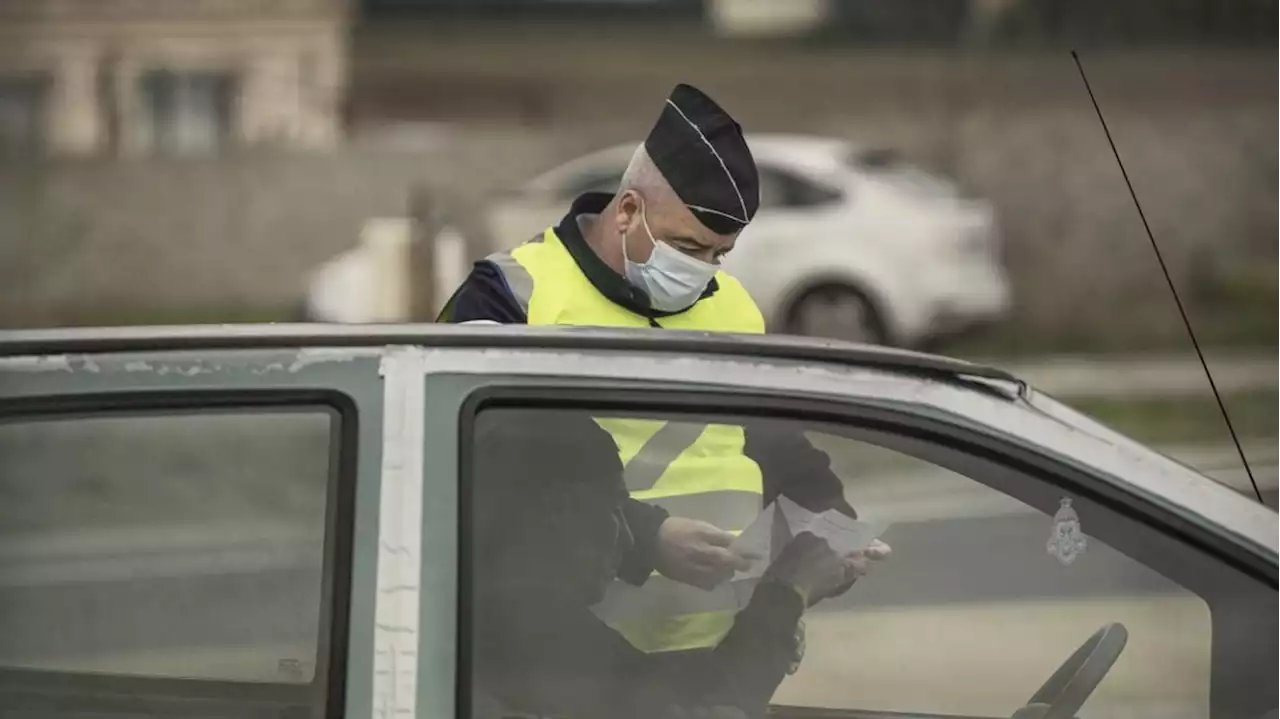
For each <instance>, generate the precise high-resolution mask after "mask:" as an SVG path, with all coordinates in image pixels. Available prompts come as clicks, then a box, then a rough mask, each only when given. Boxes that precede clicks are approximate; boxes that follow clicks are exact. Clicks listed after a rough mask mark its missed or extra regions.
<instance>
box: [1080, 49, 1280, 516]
mask: <svg viewBox="0 0 1280 719" xmlns="http://www.w3.org/2000/svg"><path fill="white" fill-rule="evenodd" d="M1071 59H1072V60H1074V61H1075V63H1076V69H1077V70H1079V71H1080V80H1081V81H1082V82H1084V89H1085V91H1086V92H1088V93H1089V100H1090V102H1092V103H1093V111H1094V112H1096V113H1097V114H1098V122H1099V123H1100V124H1101V125H1102V132H1103V133H1104V134H1106V136H1107V144H1109V145H1111V154H1112V155H1114V156H1115V158H1116V164H1117V165H1119V167H1120V174H1121V175H1122V176H1123V177H1124V184H1125V185H1126V186H1127V187H1128V188H1129V197H1131V198H1133V206H1134V208H1135V209H1137V211H1138V217H1139V218H1140V219H1141V220H1142V228H1143V229H1144V230H1146V231H1147V239H1148V240H1151V249H1152V251H1154V252H1155V253H1156V261H1157V262H1159V263H1160V272H1161V273H1163V274H1164V279H1165V282H1167V283H1168V284H1169V293H1170V294H1172V295H1173V302H1174V304H1175V305H1177V306H1178V314H1179V315H1181V317H1182V324H1183V326H1184V327H1186V328H1187V334H1188V335H1189V336H1190V337H1191V346H1192V347H1194V348H1195V350H1196V357H1198V358H1199V359H1200V366H1201V367H1202V368H1204V376H1205V378H1206V379H1208V380H1209V389H1210V390H1212V391H1213V398H1214V399H1215V400H1217V402H1218V409H1219V410H1220V411H1221V412H1222V421H1224V422H1226V423H1227V432H1229V433H1230V434H1231V441H1232V442H1234V443H1235V445H1236V452H1237V453H1239V455H1240V462H1241V464H1243V465H1244V471H1245V474H1247V475H1249V484H1251V485H1253V493H1254V495H1256V496H1257V497H1258V502H1259V503H1260V504H1262V506H1264V507H1265V506H1266V505H1267V502H1266V500H1264V499H1263V498H1262V490H1260V489H1258V480H1257V479H1255V478H1254V476H1253V469H1252V468H1251V467H1250V466H1249V460H1248V459H1247V458H1246V457H1245V455H1244V447H1243V446H1242V445H1241V444H1240V437H1239V436H1238V435H1237V434H1236V429H1235V427H1234V426H1232V424H1231V416H1230V414H1228V413H1227V405H1226V403H1225V402H1223V401H1222V394H1221V393H1219V392H1218V385H1217V383H1215V382H1214V381H1213V373H1212V372H1210V371H1209V363H1208V362H1206V361H1205V358H1204V352H1203V351H1202V350H1201V349H1200V342H1199V341H1198V340H1196V333H1195V330H1193V329H1191V319H1190V318H1189V317H1188V316H1187V310H1186V308H1184V307H1183V306H1182V299H1181V298H1180V297H1178V289H1177V288H1176V287H1174V284H1173V277H1172V275H1170V274H1169V266H1168V265H1166V264H1165V261H1164V255H1163V254H1161V252H1160V246H1159V245H1158V244H1156V236H1155V234H1153V233H1152V232H1151V225H1150V224H1149V223H1148V222H1147V216H1146V214H1145V213H1144V212H1143V211H1142V204H1141V203H1139V202H1138V193H1136V192H1134V190H1133V182H1131V181H1130V180H1129V173H1128V172H1126V171H1125V169H1124V162H1122V161H1121V160H1120V151H1119V150H1117V149H1116V143H1115V140H1113V139H1111V130H1110V129H1108V128H1107V120H1106V118H1104V117H1103V116H1102V108H1101V107H1099V106H1098V98H1096V97H1094V95H1093V88H1092V87H1091V86H1090V85H1089V77H1088V75H1086V74H1085V72H1084V65H1082V64H1081V63H1080V55H1079V54H1078V53H1076V51H1075V50H1072V51H1071Z"/></svg>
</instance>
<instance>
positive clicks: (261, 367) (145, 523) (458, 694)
mask: <svg viewBox="0 0 1280 719" xmlns="http://www.w3.org/2000/svg"><path fill="white" fill-rule="evenodd" d="M530 412H532V414H529V413H530ZM540 412H541V413H545V412H553V413H562V414H563V413H570V414H573V413H578V414H583V415H584V416H588V417H597V416H600V415H601V414H602V413H604V414H609V413H617V414H618V415H619V416H628V417H633V418H647V419H653V420H656V421H658V422H665V421H673V420H677V421H688V422H697V423H704V424H705V423H718V424H727V425H729V426H734V425H735V424H738V423H743V422H747V421H752V422H755V421H762V422H766V421H767V422H769V423H774V425H776V426H779V427H786V428H789V430H801V431H803V432H804V433H805V434H806V435H807V436H808V438H809V441H810V442H811V443H812V444H813V445H814V446H815V447H818V448H819V449H821V450H822V451H823V452H825V453H826V455H827V456H828V458H829V459H830V462H831V469H832V471H834V472H835V473H836V474H837V475H838V476H839V477H840V479H841V480H842V481H843V483H844V485H845V493H846V496H847V497H848V498H849V499H850V501H851V502H852V503H853V504H854V505H855V506H856V507H857V510H858V513H859V516H860V517H862V518H865V519H866V520H868V521H875V522H879V523H881V524H883V525H887V527H888V528H887V529H886V530H885V531H884V532H883V534H882V535H881V536H882V539H883V540H884V541H885V542H887V543H889V544H890V545H891V546H892V547H893V556H892V558H890V559H889V560H887V561H885V562H883V563H881V564H879V565H877V566H876V567H874V568H873V570H872V571H871V572H870V573H869V574H868V575H867V576H865V577H863V578H861V579H859V580H858V582H857V583H856V584H855V585H854V586H853V588H852V589H850V590H849V591H848V592H847V593H846V594H844V595H843V596H841V597H839V598H836V599H829V600H826V601H824V602H822V603H820V604H818V605H817V606H816V607H814V608H813V609H811V610H809V612H808V613H807V614H806V615H805V620H804V637H805V641H804V644H803V646H804V651H803V655H802V656H800V657H798V665H797V666H796V667H795V670H794V673H792V674H790V675H788V676H787V677H786V678H785V680H784V681H783V682H782V684H781V686H780V687H779V688H778V690H777V692H776V693H775V694H774V696H773V706H772V707H771V709H770V716H776V717H782V718H783V719H801V718H810V719H812V718H815V717H832V718H840V719H872V718H882V717H886V716H911V717H955V716H967V717H1010V716H1017V717H1019V718H1021V717H1030V716H1037V717H1046V716H1049V717H1074V716H1081V717H1092V718H1094V719H1101V718H1104V717H1122V716H1123V717H1151V718H1152V719H1155V718H1157V717H1158V718H1160V719H1168V718H1169V717H1214V718H1215V719H1218V718H1221V717H1227V718H1234V717H1241V718H1243V719H1261V717H1263V716H1264V715H1266V714H1267V713H1268V712H1274V710H1275V707H1276V694H1275V677H1276V674H1277V647H1276V642H1275V637H1276V635H1277V615H1278V612H1277V545H1278V541H1277V530H1278V525H1277V515H1276V512H1275V511H1274V509H1272V508H1270V507H1268V506H1265V505H1263V504H1260V503H1259V502H1257V501H1254V500H1252V499H1249V498H1247V497H1245V496H1243V495H1242V494H1241V493H1239V492H1236V491H1234V490H1233V489H1231V488H1229V487H1226V486H1223V485H1222V484H1220V483H1218V482H1216V481H1214V480H1212V479H1210V478H1208V477H1206V476H1204V475H1202V474H1200V473H1198V472H1197V471H1195V470H1193V469H1191V468H1189V467H1187V466H1184V465H1182V464H1180V463H1178V462H1176V461H1173V460H1171V459H1169V458H1167V457H1165V456H1163V455H1160V454H1158V453H1156V452H1155V451H1153V450H1151V449H1149V448H1147V447H1145V446H1143V445H1141V444H1140V443H1138V442H1136V441H1134V440H1131V439H1128V438H1126V437H1124V436H1122V435H1120V434H1118V433H1116V432H1115V431H1113V430H1111V429H1108V428H1107V427H1105V426H1103V425H1101V424H1099V423H1098V422H1097V421H1094V420H1092V419H1090V418H1088V417H1086V416H1084V415H1081V414H1079V413H1078V412H1076V411H1074V410H1072V409H1070V408H1068V407H1066V406H1065V405H1062V404H1060V403H1058V402H1056V401H1054V400H1053V399H1051V398H1049V397H1047V396H1045V395H1043V394H1041V393H1039V392H1038V391H1036V390H1035V389H1034V388H1032V387H1029V386H1028V385H1027V384H1026V383H1025V382H1023V381H1021V380H1020V379H1018V378H1017V377H1015V376H1012V375H1010V374H1009V373H1007V372H1005V371H1002V370H1000V369H998V368H992V367H987V366H982V365H978V364H972V363H968V362H962V361H959V360H953V359H949V358H945V357H939V356H934V355H927V354H922V353H916V352H911V351H906V350H898V349H890V348H878V347H871V346H866V345H855V344H846V343H843V342H835V341H824V340H815V339H804V338H793V337H779V336H752V337H746V336H735V335H715V334H708V333H701V332H678V331H655V330H614V329H603V328H563V327H545V328H539V327H514V326H501V325H499V326H462V325H395V326H390V325H388V326H382V325H360V326H343V325H305V324H297V325H268V326H216V327H173V328H130V329H107V328H97V329H64V330H42V331H21V332H9V333H4V334H0V609H2V610H3V611H0V706H3V707H4V708H5V709H6V710H7V712H8V713H12V714H13V715H14V716H30V717H41V718H42V719H44V718H51V719H54V718H56V719H62V718H69V717H81V716H89V715H100V714H101V715H105V714H107V713H110V714H112V715H113V716H166V717H196V716H200V717H205V716H222V717H347V719H372V718H373V717H390V716H398V717H405V718H406V719H409V718H412V717H417V718H419V719H444V718H445V717H456V716H478V715H469V714H459V713H458V712H459V711H461V710H463V709H465V708H466V707H468V706H471V705H472V704H471V699H472V698H473V696H474V694H475V693H476V691H478V690H477V688H476V687H475V686H474V685H473V678H474V677H473V675H472V668H473V666H472V659H473V657H474V656H475V653H474V652H475V645H474V644H473V640H474V637H475V632H476V631H477V627H482V626H484V625H485V622H486V621H487V618H486V617H485V616H484V610H483V609H482V608H481V607H479V606H478V605H475V604H473V603H472V601H471V600H472V595H471V593H470V592H469V590H468V587H472V586H474V585H475V580H476V578H477V577H484V576H485V575H484V572H486V571H487V569H488V566H487V565H485V564H483V563H479V562H476V561H473V559H472V557H473V554H472V550H473V549H474V547H473V541H474V536H473V531H474V527H475V526H476V525H475V524H474V523H473V521H472V518H473V516H474V515H473V511H474V510H475V505H474V504H472V500H471V499H469V497H474V492H475V491H476V485H475V482H476V481H481V480H477V478H476V477H475V476H474V475H473V474H472V467H473V462H472V458H473V457H475V456H479V455H481V454H483V453H484V452H486V451H487V447H486V446H485V444H484V440H483V439H482V437H483V435H481V434H478V433H477V430H476V428H477V426H478V424H477V423H480V422H483V421H486V418H487V417H498V416H502V417H507V418H508V419H511V418H515V419H516V420H519V418H521V417H526V418H529V421H531V422H535V421H536V422H541V421H544V419H545V417H546V415H545V414H539V413H540ZM522 413H523V414H522ZM536 418H542V419H536ZM519 426H525V425H519ZM527 426H529V427H531V428H532V427H533V425H532V424H530V425H527ZM1270 501H1271V502H1272V503H1274V501H1275V499H1274V493H1272V495H1271V497H1270ZM490 619H491V618H490ZM1037 687H1040V689H1037ZM1033 705H1034V706H1033Z"/></svg>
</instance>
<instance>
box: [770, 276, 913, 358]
mask: <svg viewBox="0 0 1280 719" xmlns="http://www.w3.org/2000/svg"><path fill="white" fill-rule="evenodd" d="M786 330H787V332H789V333H791V334H797V335H805V336H808V337H826V338H829V339H839V340H845V341H848V342H861V343H864V344H886V343H887V341H888V333H887V332H885V329H884V322H883V321H882V320H881V319H880V315H879V314H878V313H877V312H876V309H875V307H874V306H873V305H872V304H871V302H870V301H869V300H868V299H867V297H866V295H864V294H863V293H862V292H861V291H859V290H857V289H855V288H853V287H850V286H848V285H838V284H829V285H821V286H819V287H814V288H812V289H810V290H806V291H805V292H804V294H802V295H800V297H799V298H798V299H796V301H795V302H794V303H792V305H791V309H790V311H789V312H788V313H787V324H786Z"/></svg>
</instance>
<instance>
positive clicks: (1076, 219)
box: [0, 48, 1277, 338]
mask: <svg viewBox="0 0 1280 719" xmlns="http://www.w3.org/2000/svg"><path fill="white" fill-rule="evenodd" d="M445 50H447V48H444V49H443V50H440V51H441V52H443V51H445ZM730 59H732V58H730ZM828 60H829V58H828ZM822 61H823V60H822V58H821V57H819V59H818V60H815V61H813V62H814V63H819V64H820V63H821V62H822ZM544 62H545V59H544ZM725 67H726V69H722V70H715V71H707V70H701V71H697V72H692V73H690V74H691V75H694V77H691V78H689V79H690V80H692V81H694V82H697V83H699V84H700V85H702V86H704V87H706V88H707V89H708V90H709V91H710V92H711V93H712V94H713V95H714V96H715V97H717V99H719V100H720V101H721V102H722V103H724V104H725V105H726V106H727V107H729V108H730V109H731V110H733V111H734V112H735V113H736V114H738V115H739V117H740V119H741V121H742V122H743V124H744V125H745V126H747V127H748V128H751V129H756V130H759V131H776V130H788V131H806V132H821V133H827V134H832V135H840V136H849V137H854V138H858V139H860V140H863V141H865V142H868V143H885V144H891V145H895V146H898V147H900V148H903V149H904V150H905V151H907V153H908V154H910V155H912V156H914V157H916V158H919V159H920V160H921V161H922V162H924V163H926V164H927V165H930V166H933V167H940V168H944V169H945V170H947V171H949V172H952V173H954V174H956V175H957V176H959V177H960V178H961V180H962V181H964V182H965V183H968V184H970V185H971V186H973V187H974V188H976V189H977V190H978V191H980V192H982V193H984V194H986V195H988V196H989V197H991V198H993V199H994V200H995V202H996V203H997V205H998V207H999V210H1000V215H1001V221H1002V225H1003V227H1004V230H1005V235H1006V261H1007V263H1008V266H1009V269H1010V271H1011V272H1012V274H1013V278H1014V282H1015V292H1016V296H1017V308H1016V313H1015V317H1014V322H1013V325H1012V327H1013V328H1014V329H1015V330H1017V331H1018V332H1025V333H1032V334H1049V335H1055V336H1058V337H1073V336H1087V335H1090V334H1097V333H1098V331H1099V330H1098V328H1099V327H1105V328H1106V329H1105V332H1107V333H1109V334H1110V335H1112V336H1115V337H1121V338H1122V337H1125V336H1127V335H1128V334H1130V333H1138V334H1145V335H1148V336H1152V335H1158V336H1167V337H1176V336H1180V333H1181V330H1180V326H1179V324H1178V321H1177V315H1176V313H1175V312H1174V309H1173V306H1172V304H1171V300H1170V299H1169V296H1168V291H1167V287H1166V285H1165V281H1164V279H1163V277H1162V276H1161V275H1160V272H1159V269H1158V265H1157V263H1156V261H1155V259H1154V256H1153V254H1152V251H1151V247H1150V244H1149V242H1148V241H1147V239H1146V236H1145V233H1144V232H1143V229H1142V225H1141V222H1140V221H1139V219H1138V216H1137V213H1136V212H1135V210H1134V208H1133V205H1132V201H1131V200H1130V198H1129V195H1128V191H1127V189H1126V188H1125V185H1124V182H1123V179H1122V177H1121V175H1120V171H1119V169H1118V168H1117V166H1116V164H1115V160H1114V158H1113V157H1112V155H1111V150H1110V148H1109V146H1108V145H1107V142H1106V138H1105V136H1104V135H1103V133H1102V130H1101V128H1100V126H1099V125H1098V123H1097V118H1096V117H1095V116H1094V114H1093V112H1094V111H1093V108H1092V105H1090V104H1089V100H1088V97H1087V95H1086V94H1085V93H1084V90H1083V87H1082V86H1081V85H1080V84H1079V77H1078V75H1076V74H1075V73H1076V70H1075V67H1074V65H1072V64H1071V62H1070V59H1069V58H1057V57H1054V58H1039V59H1034V58H1018V59H1016V60H1010V59H996V60H992V61H990V62H987V63H983V64H980V65H977V64H975V65H971V66H967V67H966V66H958V65H956V64H955V62H954V58H934V59H930V58H928V57H924V58H922V57H920V56H918V55H912V56H902V57H900V58H897V61H895V58H893V57H886V56H883V55H878V56H874V57H865V58H863V59H862V61H861V62H854V61H853V60H849V64H848V65H847V66H842V67H840V68H838V71H833V72H827V73H826V74H822V73H814V74H812V75H810V76H809V79H807V80H806V81H805V82H804V83H801V84H799V85H797V84H790V85H788V84H786V83H783V82H781V80H782V79H784V75H785V70H786V69H787V68H785V67H784V68H778V67H775V66H774V65H769V66H767V67H761V66H760V65H759V64H757V68H756V71H755V72H753V73H748V72H747V71H745V70H743V69H742V68H739V67H736V66H733V65H732V64H731V63H730V64H727V65H726V66H725ZM524 69H525V70H527V71H528V72H530V73H531V74H537V73H538V72H543V74H544V75H549V74H551V70H552V68H551V67H547V68H543V69H541V70H539V69H538V68H535V69H533V70H529V69H528V68H524ZM791 69H793V70H794V68H791ZM1090 71H1091V74H1092V79H1093V83H1094V86H1095V90H1096V91H1097V93H1098V96H1099V101H1100V102H1101V103H1102V105H1103V107H1104V109H1105V111H1106V113H1107V117H1108V120H1109V122H1110V124H1111V128H1112V133H1113V135H1114V137H1115V140H1116V143H1117V144H1118V146H1119V147H1120V151H1121V154H1122V156H1123V158H1124V160H1125V164H1126V167H1127V168H1128V171H1129V175H1130V177H1131V179H1132V180H1133V182H1134V185H1135V188H1136V190H1137V192H1138V195H1139V198H1140V199H1141V200H1142V202H1143V207H1144V209H1145V211H1146V215H1147V217H1148V219H1149V220H1150V222H1151V225H1152V229H1153V230H1154V231H1155V233H1156V236H1157V238H1158V239H1159V240H1160V243H1161V247H1162V249H1164V251H1165V253H1166V255H1167V257H1166V259H1167V260H1168V262H1169V264H1170V267H1171V269H1172V270H1173V272H1174V277H1175V280H1176V281H1178V282H1179V283H1180V287H1182V288H1183V289H1188V288H1189V287H1191V285H1194V283H1195V282H1196V281H1198V280H1197V276H1196V275H1197V272H1198V271H1200V270H1205V269H1206V268H1208V269H1210V270H1214V271H1216V269H1215V268H1217V267H1219V266H1223V267H1229V266H1235V265H1251V266H1254V267H1263V268H1268V267H1269V268H1271V269H1270V270H1269V276H1270V277H1271V278H1274V275H1275V272H1274V267H1275V264H1276V254H1277V245H1276V242H1275V238H1276V236H1277V220H1276V214H1275V213H1274V207H1275V198H1276V193H1277V187H1276V174H1277V144H1276V134H1275V127H1276V102H1275V94H1274V92H1275V91H1274V89H1273V88H1274V87H1275V85H1274V84H1272V82H1273V81H1274V79H1275V63H1274V58H1272V57H1269V56H1265V57H1264V56H1256V57H1255V56H1249V55H1222V56H1214V57H1210V58H1203V57H1202V58H1198V59H1197V58H1194V57H1192V58H1188V56H1185V55H1178V54H1172V55H1160V56H1123V57H1122V56H1112V57H1105V58H1096V59H1091V60H1090ZM601 73H603V75H607V73H606V72H604V70H603V69H602V70H601ZM699 75H703V76H705V77H702V76H699ZM554 77H560V78H562V79H561V80H560V81H558V82H555V83H550V84H547V85H546V86H545V87H546V91H547V92H548V93H549V95H550V102H549V105H548V107H550V108H551V109H550V110H549V112H551V113H552V115H551V116H549V117H547V118H544V121H543V122H540V123H536V124H535V125H534V126H531V127H509V126H507V127H504V126H502V125H501V123H499V122H496V121H494V120H493V119H492V118H476V119H475V120H474V121H471V122H468V123H467V125H466V127H468V128H469V129H465V130H464V129H455V130H441V131H440V134H439V135H438V136H435V137H434V139H431V138H430V137H428V139H427V141H425V144H422V145H418V146H413V147H410V148H405V147H397V148H382V149H377V148H374V147H370V146H368V145H367V144H365V143H363V142H355V143H353V144H351V145H350V146H348V147H347V148H345V149H343V150H341V151H339V152H336V153H333V154H329V155H325V156H323V157H320V156H297V155H263V154H256V155H254V156H243V157H224V158H220V159H217V160H206V161H195V160H192V161H179V160H168V161H159V160H145V161H143V160H140V161H131V162H111V163H108V162H75V163H60V164H56V165H46V166H41V167H25V168H16V167H8V168H0V323H3V324H5V325H15V324H24V325H30V324H42V323H53V322H68V321H113V318H115V319H114V321H124V320H126V319H130V318H135V319H148V320H152V321H155V320H157V319H160V320H164V319H178V320H181V319H184V318H186V317H192V316H195V317H199V318H201V319H215V318H218V317H222V316H226V317H229V318H241V315H240V314H238V313H239V311H240V310H241V309H245V308H259V309H260V310H261V309H265V310H266V311H278V310H279V308H284V307H288V306H291V305H293V304H295V303H296V302H297V301H298V298H299V296H300V293H301V292H302V288H303V285H304V282H305V278H306V274H307V272H308V270H309V269H310V268H312V267H314V266H315V265H316V264H318V263H319V262H321V261H323V260H324V259H326V258H327V257H328V256H330V255H332V254H334V253H336V252H338V251H340V250H342V249H345V248H346V247H348V246H350V245H351V244H352V243H353V242H354V241H355V238H356V236H357V232H358V228H359V225H360V222H361V221H362V220H363V219H364V218H366V217H371V216H388V215H395V214H397V213H401V212H404V211H405V208H406V207H407V205H408V203H409V190H410V188H411V187H412V186H414V185H415V184H423V185H425V186H428V187H433V188H436V190H437V191H438V192H439V193H441V194H440V195H439V196H441V197H443V198H445V199H446V201H448V202H449V203H450V205H451V206H452V207H454V208H455V212H456V213H459V214H460V215H461V216H462V217H463V218H464V219H465V218H466V217H467V216H468V215H467V212H468V208H474V207H475V203H476V202H477V200H478V199H479V198H482V197H483V194H484V193H485V192H486V191H488V190H489V189H491V188H495V187H500V186H502V185H504V184H507V183H509V182H511V181H513V180H517V179H520V178H523V177H526V176H528V175H529V174H531V173H533V172H536V171H538V170H541V169H544V168H546V167H548V166H550V165H552V164H554V163H556V162H559V161H562V160H563V159H567V158H569V157H572V156H574V155H575V154H577V153H579V152H583V151H586V150H589V149H593V148H595V147H598V146H601V145H604V144H607V143H611V142H616V141H620V140H624V139H627V138H632V137H639V136H640V135H641V134H642V133H643V132H644V131H645V130H646V129H647V127H648V126H649V124H650V123H651V122H652V118H651V115H652V112H651V111H652V107H653V102H652V99H653V98H655V97H661V96H662V94H663V93H664V92H665V90H666V89H667V88H668V87H669V83H668V79H669V76H668V77H663V76H661V73H659V74H658V75H657V76H653V75H649V76H646V77H647V79H644V80H639V79H637V80H635V82H634V83H631V84H629V85H627V86H626V89H627V90H628V91H627V92H622V93H615V92H614V91H613V90H614V88H613V87H612V83H613V82H614V79H610V78H607V77H604V78H602V76H601V75H595V76H594V77H596V78H598V79H596V80H594V81H592V80H591V78H589V77H576V78H575V77H573V76H572V74H571V73H565V74H563V75H554ZM841 78H843V79H844V82H845V85H846V89H844V90H841V88H840V80H841ZM619 81H620V82H624V83H626V82H630V78H627V77H623V78H622V79H621V80H619ZM593 98H596V101H594V102H593V101H592V99H593ZM445 99H447V98H445ZM575 111H577V112H575ZM575 116H576V117H578V118H579V120H580V121H579V122H576V123H575V122H574V117H575ZM464 119H465V118H453V120H454V121H455V122H461V121H462V120H464ZM458 126H459V125H454V126H453V127H458ZM422 137H423V136H419V139H422ZM464 224H465V223H464ZM140 279H141V280H144V281H140ZM1272 286H1273V287H1274V285H1272ZM1272 291H1273V292H1274V290H1272ZM1189 297H1190V295H1189ZM1190 301H1191V303H1192V304H1193V307H1192V308H1191V309H1192V311H1193V314H1194V313H1196V312H1198V311H1200V310H1202V309H1204V311H1205V312H1207V311H1208V310H1207V309H1205V307H1207V305H1204V306H1202V305H1200V304H1196V301H1195V300H1194V298H1191V300H1190ZM1199 319H1200V320H1202V321H1204V322H1209V323H1212V322H1214V321H1215V320H1214V319H1213V318H1212V317H1211V316H1210V315H1203V313H1202V316H1200V317H1199ZM1271 324H1272V326H1274V324H1275V323H1274V322H1272V323H1271Z"/></svg>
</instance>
